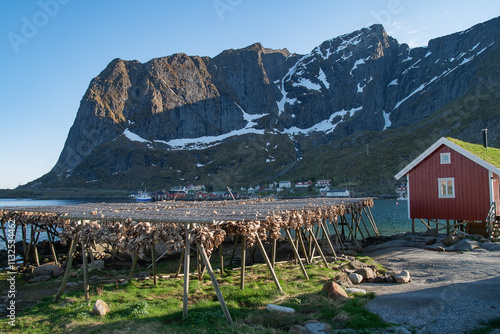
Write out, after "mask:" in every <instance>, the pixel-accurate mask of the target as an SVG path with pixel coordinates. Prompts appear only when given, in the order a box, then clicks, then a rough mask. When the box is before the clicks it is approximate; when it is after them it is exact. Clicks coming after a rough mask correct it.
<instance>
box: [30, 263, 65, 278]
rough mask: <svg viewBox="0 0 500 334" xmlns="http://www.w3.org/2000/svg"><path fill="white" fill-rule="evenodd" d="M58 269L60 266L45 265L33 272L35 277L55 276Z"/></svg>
mask: <svg viewBox="0 0 500 334" xmlns="http://www.w3.org/2000/svg"><path fill="white" fill-rule="evenodd" d="M58 268H59V266H56V265H55V264H44V265H41V266H40V267H36V268H35V270H33V275H35V277H38V276H53V275H52V273H53V272H54V270H56V269H58Z"/></svg>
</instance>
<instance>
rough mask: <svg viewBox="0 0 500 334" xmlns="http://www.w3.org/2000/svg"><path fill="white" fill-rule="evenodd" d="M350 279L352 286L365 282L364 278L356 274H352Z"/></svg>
mask: <svg viewBox="0 0 500 334" xmlns="http://www.w3.org/2000/svg"><path fill="white" fill-rule="evenodd" d="M349 279H350V280H351V283H352V284H360V283H361V282H362V281H363V276H361V275H360V274H356V273H350V274H349Z"/></svg>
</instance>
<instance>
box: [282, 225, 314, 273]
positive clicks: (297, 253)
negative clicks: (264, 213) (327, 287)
mask: <svg viewBox="0 0 500 334" xmlns="http://www.w3.org/2000/svg"><path fill="white" fill-rule="evenodd" d="M285 232H286V236H287V238H288V241H289V242H290V245H291V246H292V249H293V252H294V254H295V257H296V258H297V259H299V265H300V269H302V273H303V274H304V276H305V277H306V279H309V275H307V271H306V268H305V267H304V264H303V263H302V260H301V259H300V256H299V251H298V250H297V248H296V247H295V244H294V243H293V239H292V235H291V234H290V230H289V229H288V228H285Z"/></svg>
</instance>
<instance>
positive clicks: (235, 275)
mask: <svg viewBox="0 0 500 334" xmlns="http://www.w3.org/2000/svg"><path fill="white" fill-rule="evenodd" d="M214 267H215V268H217V264H216V263H214ZM306 268H307V272H308V274H309V277H310V279H309V280H306V279H305V278H304V277H303V274H302V272H301V270H300V267H299V266H298V265H293V264H291V263H280V264H277V267H276V273H277V276H278V279H279V281H280V284H281V286H282V288H283V291H284V293H281V292H279V291H278V290H277V288H276V286H275V284H274V282H273V280H272V278H271V275H270V273H269V271H268V269H267V267H266V266H265V265H260V264H259V265H255V266H251V267H249V268H248V269H247V271H246V280H245V283H246V284H245V289H244V290H241V289H240V286H239V283H240V271H239V270H227V271H226V272H225V275H224V277H220V276H219V275H217V279H218V282H219V286H220V288H221V291H222V294H223V296H224V299H225V301H226V303H227V306H228V308H229V312H230V314H231V316H232V318H233V321H234V326H229V325H228V324H227V322H226V319H225V317H224V315H223V312H222V310H221V307H220V304H219V302H218V300H217V297H216V294H215V291H214V289H213V287H212V285H211V281H210V279H209V278H208V275H205V276H204V277H203V278H202V281H198V280H197V279H194V278H192V279H191V280H190V288H189V291H190V296H189V315H188V317H187V318H186V319H182V293H183V280H182V279H160V280H159V284H158V286H156V287H155V286H154V284H153V282H152V281H151V280H144V281H133V282H131V283H129V284H127V285H118V284H106V285H103V284H99V285H93V286H91V298H90V302H86V301H85V299H84V297H83V291H82V290H78V291H74V292H71V293H66V294H63V296H62V297H61V299H60V301H59V302H58V303H55V304H52V299H53V296H47V297H45V298H42V299H41V300H40V301H39V302H38V303H37V304H35V305H33V306H31V307H29V308H27V309H25V310H23V311H18V312H17V314H16V322H15V323H16V325H15V326H14V327H12V326H10V325H9V324H8V319H2V320H0V332H2V333H54V334H56V333H122V332H132V333H141V334H145V333H158V332H164V333H218V334H219V333H285V332H288V330H289V329H290V327H291V326H292V325H294V324H303V323H304V322H305V321H308V320H318V321H321V322H325V323H327V324H330V326H332V328H353V329H356V330H369V329H370V328H385V327H387V326H389V325H388V324H386V323H385V322H383V321H382V320H381V319H380V318H379V317H378V316H376V315H374V314H372V313H370V312H368V311H367V310H366V309H365V308H364V305H365V304H366V302H368V301H369V300H370V299H371V298H373V297H374V295H373V294H368V295H365V296H354V297H352V298H350V299H348V300H346V301H340V302H339V301H333V300H330V299H329V298H328V297H327V296H326V295H325V294H323V293H322V292H321V289H322V287H323V285H324V284H325V283H326V282H328V281H330V280H331V279H332V278H333V277H334V276H335V275H336V274H337V271H335V270H331V269H327V268H325V267H324V265H323V264H322V263H317V264H311V265H308V266H306ZM171 269H172V266H171V265H168V266H166V264H162V265H160V266H159V272H161V273H165V271H166V270H169V271H168V272H171ZM125 272H126V271H125V270H124V271H122V272H121V274H125ZM118 274H120V272H118ZM101 275H103V273H101ZM79 279H81V278H79ZM47 283H52V284H53V283H54V282H53V280H52V281H51V282H47ZM27 284H28V283H25V282H24V281H23V280H22V279H20V280H19V281H18V285H19V286H18V289H23V287H24V286H25V285H26V286H27ZM40 288H41V289H43V286H41V287H40ZM97 299H102V300H104V301H105V302H106V303H107V304H108V305H109V307H110V309H111V311H110V313H108V314H107V315H106V316H104V317H102V318H101V317H97V316H95V315H92V314H91V311H92V307H93V304H94V303H95V301H96V300H97ZM269 303H272V304H278V305H282V306H288V307H292V308H294V309H295V310H296V313H295V314H293V315H289V314H278V313H271V312H269V311H267V310H266V305H267V304H269Z"/></svg>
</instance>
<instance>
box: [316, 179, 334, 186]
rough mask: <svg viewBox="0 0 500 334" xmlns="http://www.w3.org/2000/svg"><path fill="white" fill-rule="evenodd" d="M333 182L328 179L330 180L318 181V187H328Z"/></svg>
mask: <svg viewBox="0 0 500 334" xmlns="http://www.w3.org/2000/svg"><path fill="white" fill-rule="evenodd" d="M331 182H332V180H330V179H328V180H318V181H316V185H315V186H316V187H321V188H323V187H328V186H329V185H330V183H331Z"/></svg>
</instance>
